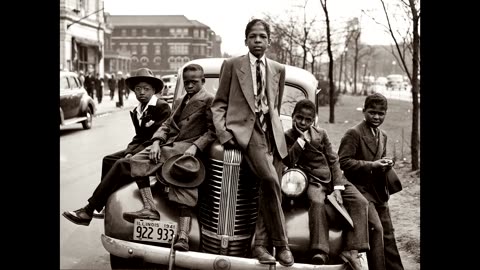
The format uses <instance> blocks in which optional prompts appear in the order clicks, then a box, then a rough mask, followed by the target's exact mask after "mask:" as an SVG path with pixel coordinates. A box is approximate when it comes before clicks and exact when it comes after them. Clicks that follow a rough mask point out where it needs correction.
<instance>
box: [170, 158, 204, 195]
mask: <svg viewBox="0 0 480 270" xmlns="http://www.w3.org/2000/svg"><path fill="white" fill-rule="evenodd" d="M162 177H163V179H164V180H165V181H166V182H167V183H169V184H171V185H174V186H178V187H185V188H192V187H197V186H199V185H200V184H201V183H202V182H203V180H205V166H204V165H203V163H202V162H201V161H200V160H198V159H197V158H195V157H194V156H189V155H183V154H179V155H175V156H172V157H170V158H169V159H167V161H165V163H164V164H163V166H162Z"/></svg>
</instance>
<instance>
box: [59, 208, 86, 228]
mask: <svg viewBox="0 0 480 270" xmlns="http://www.w3.org/2000/svg"><path fill="white" fill-rule="evenodd" d="M62 215H63V216H64V217H65V218H66V219H68V220H70V221H71V222H73V223H75V224H77V225H84V226H88V225H90V221H92V216H91V215H89V214H88V213H87V211H86V210H85V208H80V209H78V210H75V211H73V212H72V211H65V212H63V213H62Z"/></svg>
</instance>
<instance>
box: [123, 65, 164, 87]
mask: <svg viewBox="0 0 480 270" xmlns="http://www.w3.org/2000/svg"><path fill="white" fill-rule="evenodd" d="M139 82H146V83H148V84H151V85H152V87H153V88H154V89H155V93H158V92H160V91H161V90H162V89H163V85H164V83H163V81H162V79H160V78H157V77H155V76H154V75H153V72H152V71H151V70H150V69H148V68H139V69H137V70H135V71H133V72H132V74H131V75H130V77H128V78H127V79H125V83H126V84H127V86H128V88H130V90H133V89H134V88H135V85H137V84H138V83H139Z"/></svg>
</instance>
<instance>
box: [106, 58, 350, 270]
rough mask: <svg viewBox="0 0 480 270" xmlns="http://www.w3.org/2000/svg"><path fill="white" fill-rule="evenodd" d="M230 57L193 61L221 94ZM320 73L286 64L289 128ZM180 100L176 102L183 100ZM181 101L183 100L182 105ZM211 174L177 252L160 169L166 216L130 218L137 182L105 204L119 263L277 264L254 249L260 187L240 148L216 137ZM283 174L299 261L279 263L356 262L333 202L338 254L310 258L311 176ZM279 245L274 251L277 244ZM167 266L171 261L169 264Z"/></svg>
mask: <svg viewBox="0 0 480 270" xmlns="http://www.w3.org/2000/svg"><path fill="white" fill-rule="evenodd" d="M223 61H224V59H222V58H208V59H196V60H192V61H190V62H188V63H187V64H190V63H197V64H200V65H201V66H202V67H203V68H204V71H205V77H206V83H205V88H206V89H207V90H208V91H210V92H212V93H215V92H216V90H217V87H218V77H219V72H220V67H221V64H222V62H223ZM177 77H178V79H177V84H176V89H175V94H174V98H175V100H178V99H179V98H181V97H183V95H184V94H185V89H184V87H183V83H182V68H180V70H179V72H178V75H177ZM316 87H317V80H316V79H315V77H314V76H313V75H312V74H311V73H310V72H308V71H305V70H303V69H300V68H297V67H293V66H289V65H286V78H285V91H284V96H283V100H282V106H281V120H282V124H283V125H284V129H286V128H289V127H291V121H292V120H291V114H292V111H293V108H294V105H295V104H296V102H297V101H298V100H300V99H304V98H308V99H310V100H312V101H315V100H316V98H315V96H316ZM175 103H176V102H175ZM175 103H174V104H173V106H174V107H175V106H178V105H177V104H175ZM205 166H206V168H207V174H206V179H205V181H204V182H203V183H202V185H201V186H200V188H199V203H198V205H197V208H196V211H195V215H194V217H193V219H192V228H191V233H190V239H189V244H190V251H188V252H182V251H174V250H173V248H171V247H172V243H173V242H174V241H172V240H173V239H174V238H175V233H176V226H177V222H178V213H177V210H176V209H175V208H174V206H173V205H172V204H171V203H170V202H169V201H168V198H167V196H166V194H167V193H166V189H167V187H166V186H165V185H164V184H162V179H161V177H160V174H159V173H157V176H156V177H155V176H152V177H151V179H150V180H151V185H152V191H153V194H154V199H155V203H156V207H157V209H158V210H159V211H160V212H161V218H160V221H155V222H153V221H150V220H138V219H137V220H135V223H129V222H127V221H125V220H124V219H123V218H122V213H123V212H125V211H135V210H138V209H140V208H141V207H142V200H141V196H140V193H139V191H138V188H137V185H136V183H132V184H129V185H126V186H124V187H123V188H121V189H119V190H118V191H116V192H115V193H114V194H112V195H111V196H110V197H109V199H108V201H107V204H106V207H105V220H104V225H105V233H104V234H103V235H102V236H101V241H102V244H103V246H104V247H105V249H106V250H107V251H108V252H109V253H110V263H111V267H112V269H125V268H151V267H155V268H160V269H206V270H207V269H208V270H214V269H215V270H220V269H225V270H227V269H230V270H234V269H241V270H244V269H269V266H268V265H264V264H260V263H259V262H258V260H257V259H256V258H252V256H251V247H252V244H253V240H254V237H255V236H254V232H255V223H256V219H257V212H258V205H257V199H258V187H257V185H256V184H252V182H253V183H255V182H256V181H251V180H249V178H251V177H252V175H251V173H250V172H249V169H248V167H246V166H245V163H244V162H242V154H241V152H240V150H238V149H228V150H224V149H223V146H222V145H220V144H219V143H218V142H214V143H213V144H212V146H211V147H210V150H209V160H208V162H206V164H205ZM287 178H288V179H286V177H285V175H284V178H282V193H283V200H282V204H283V206H282V207H283V211H284V214H285V220H286V226H287V234H288V238H289V246H290V249H291V250H292V253H293V255H294V257H295V264H294V265H293V266H291V267H288V268H287V267H284V266H282V265H280V264H279V263H278V262H277V264H276V265H273V266H272V267H275V268H276V269H325V270H326V269H329V270H340V269H348V268H349V267H348V264H345V263H344V262H343V261H341V260H340V259H339V258H338V254H339V253H340V252H341V251H342V245H343V242H342V226H343V223H342V219H341V217H340V214H338V213H337V212H335V210H334V208H333V207H332V206H330V205H327V213H328V217H329V220H330V224H334V226H331V229H330V232H329V241H330V254H329V255H330V261H329V264H328V265H312V264H309V260H310V259H311V257H310V256H311V255H310V254H309V252H308V251H309V225H308V201H307V200H306V198H305V197H306V196H305V192H304V191H305V190H306V188H307V185H308V182H307V181H306V179H305V178H302V177H299V174H292V175H290V177H287ZM273 252H274V251H273ZM162 267H163V268H162Z"/></svg>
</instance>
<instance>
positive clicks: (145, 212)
mask: <svg viewBox="0 0 480 270" xmlns="http://www.w3.org/2000/svg"><path fill="white" fill-rule="evenodd" d="M136 218H139V219H156V220H160V214H159V213H158V211H156V210H153V209H148V208H143V209H142V210H139V211H136V212H125V213H123V219H125V220H126V221H128V222H131V223H133V222H134V221H135V219H136Z"/></svg>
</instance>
